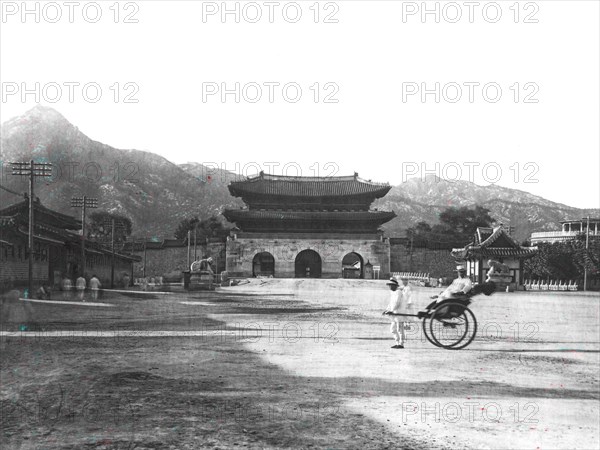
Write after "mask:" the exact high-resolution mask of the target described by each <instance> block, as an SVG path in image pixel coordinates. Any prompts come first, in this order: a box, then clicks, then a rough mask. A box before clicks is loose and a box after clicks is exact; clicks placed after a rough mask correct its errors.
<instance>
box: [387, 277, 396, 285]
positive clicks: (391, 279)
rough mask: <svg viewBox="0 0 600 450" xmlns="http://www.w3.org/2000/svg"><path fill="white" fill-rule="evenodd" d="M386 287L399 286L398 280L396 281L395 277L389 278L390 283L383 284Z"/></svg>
mask: <svg viewBox="0 0 600 450" xmlns="http://www.w3.org/2000/svg"><path fill="white" fill-rule="evenodd" d="M385 284H386V285H387V286H399V284H398V280H396V277H392V278H390V281H388V282H387V283H385Z"/></svg>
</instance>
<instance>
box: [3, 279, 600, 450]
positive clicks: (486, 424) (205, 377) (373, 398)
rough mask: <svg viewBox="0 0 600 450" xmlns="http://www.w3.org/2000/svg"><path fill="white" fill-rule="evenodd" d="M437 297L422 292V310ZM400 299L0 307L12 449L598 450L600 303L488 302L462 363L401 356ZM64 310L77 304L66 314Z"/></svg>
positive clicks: (415, 337)
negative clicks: (393, 308)
mask: <svg viewBox="0 0 600 450" xmlns="http://www.w3.org/2000/svg"><path fill="white" fill-rule="evenodd" d="M436 292H437V290H436V289H432V288H422V287H416V288H415V293H414V297H415V300H414V301H415V303H416V309H420V308H422V307H424V306H425V305H426V304H427V303H429V301H430V300H429V296H430V295H432V294H434V293H436ZM388 298H389V294H388V290H387V289H386V286H385V281H366V280H341V279H340V280H278V279H254V280H252V281H251V282H250V283H248V284H245V285H240V286H236V287H227V288H218V289H217V290H216V291H214V292H194V293H186V292H172V293H169V294H159V293H156V294H127V293H112V292H105V293H104V295H103V296H102V298H100V299H99V300H98V301H97V302H96V303H97V304H96V305H91V306H90V305H89V304H88V305H84V304H79V303H78V302H76V301H74V300H72V301H68V303H67V304H64V303H41V302H29V301H22V300H18V299H17V298H16V296H15V295H14V293H13V294H9V295H6V296H5V297H4V298H3V301H2V336H1V347H0V348H1V351H2V357H1V369H2V372H1V375H2V379H1V382H2V383H1V384H2V386H1V402H2V403H1V414H2V426H1V427H2V429H1V438H0V445H1V446H2V448H3V449H34V448H35V449H38V448H44V449H52V448H72V449H82V448H95V449H117V448H120V449H134V448H135V449H195V448H235V447H248V448H282V447H283V448H285V447H295V448H406V449H431V448H451V449H456V448H497V449H508V448H515V449H566V448H569V449H571V448H580V449H595V448H600V441H599V423H600V420H599V419H600V418H599V404H600V402H599V398H600V394H599V375H598V374H599V366H600V364H599V356H600V344H599V331H600V330H599V304H600V302H599V295H598V293H595V294H593V295H592V294H589V295H587V294H583V293H570V292H544V293H542V292H540V293H511V294H507V293H497V294H494V295H492V296H490V297H485V296H479V297H476V298H475V299H474V303H473V305H472V309H473V311H474V312H475V315H476V316H477V320H478V322H479V330H478V334H477V337H476V339H475V340H474V341H473V343H472V344H471V345H470V346H468V347H467V348H465V349H463V350H458V351H452V350H444V349H439V348H436V347H434V346H433V345H431V344H430V343H429V342H428V341H427V340H426V339H425V338H424V336H423V334H422V330H421V329H420V326H418V325H412V326H411V328H410V329H409V330H408V331H407V335H408V341H407V344H406V348H405V349H392V348H390V347H391V345H393V344H394V342H393V339H392V336H391V334H390V332H389V319H388V318H386V317H385V316H382V315H381V312H382V311H383V309H384V308H385V306H386V304H387V301H388ZM56 300H62V299H61V298H56Z"/></svg>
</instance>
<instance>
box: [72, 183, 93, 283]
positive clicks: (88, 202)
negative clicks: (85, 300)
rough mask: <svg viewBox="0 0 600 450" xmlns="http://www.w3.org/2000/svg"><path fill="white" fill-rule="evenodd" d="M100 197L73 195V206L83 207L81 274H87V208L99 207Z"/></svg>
mask: <svg viewBox="0 0 600 450" xmlns="http://www.w3.org/2000/svg"><path fill="white" fill-rule="evenodd" d="M97 207H98V199H97V198H92V197H86V196H85V195H84V196H83V197H72V198H71V208H81V276H84V274H85V213H86V209H87V208H97Z"/></svg>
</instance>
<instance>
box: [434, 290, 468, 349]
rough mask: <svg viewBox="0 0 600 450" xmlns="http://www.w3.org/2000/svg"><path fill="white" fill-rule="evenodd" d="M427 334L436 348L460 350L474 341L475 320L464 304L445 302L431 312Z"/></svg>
mask: <svg viewBox="0 0 600 450" xmlns="http://www.w3.org/2000/svg"><path fill="white" fill-rule="evenodd" d="M469 331H471V333H469ZM429 334H430V336H431V340H430V341H435V343H436V345H437V346H438V347H443V348H446V349H449V350H460V349H461V348H465V347H466V346H467V345H469V344H470V343H471V342H472V341H473V339H475V335H476V334H477V319H476V318H475V315H474V314H473V312H472V311H471V310H470V309H469V308H468V307H467V306H465V305H464V304H462V303H459V302H446V303H444V304H441V305H440V306H438V307H437V308H436V309H434V310H433V312H432V314H431V319H430V322H429Z"/></svg>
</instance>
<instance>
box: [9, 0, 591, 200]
mask: <svg viewBox="0 0 600 450" xmlns="http://www.w3.org/2000/svg"><path fill="white" fill-rule="evenodd" d="M515 3H516V2H515V0H510V1H499V2H495V3H494V2H485V1H480V2H475V3H469V2H432V1H429V2H426V4H427V8H428V9H429V10H430V11H432V13H430V14H426V15H425V16H424V17H423V16H422V15H421V13H422V12H423V11H422V9H423V3H422V2H421V1H419V2H401V1H395V2H394V1H368V2H367V1H346V0H343V1H337V2H325V1H323V2H318V3H317V2H315V1H314V0H311V1H307V2H303V1H299V2H296V3H294V2H285V1H279V2H270V3H269V2H232V1H229V2H226V6H227V8H228V9H229V10H231V11H233V12H232V13H231V14H227V15H225V16H224V17H223V16H222V15H221V12H222V10H223V5H224V4H223V2H199V1H184V2H175V1H169V2H165V1H138V2H119V3H116V2H115V1H114V0H111V1H108V2H97V3H94V2H85V1H82V2H81V1H80V2H73V3H69V2H27V4H26V5H27V8H29V10H30V13H28V14H25V15H24V16H23V12H24V11H23V3H22V2H21V1H19V2H10V1H8V2H7V1H5V2H2V21H1V23H0V26H1V30H0V39H1V42H0V55H1V61H0V63H1V64H0V67H1V68H0V79H1V82H2V103H1V120H2V121H5V120H7V119H9V118H11V117H13V116H16V115H19V114H21V113H23V112H24V111H26V110H27V109H29V108H31V107H33V106H34V105H35V104H36V102H37V101H39V103H41V104H43V105H47V106H52V107H54V108H56V109H57V110H58V111H59V112H61V113H62V114H63V115H64V116H65V117H66V118H67V119H68V120H70V121H71V122H72V123H74V124H75V125H77V126H78V127H79V128H80V130H82V131H83V132H84V133H85V134H87V135H88V136H89V137H90V138H92V139H94V140H98V141H101V142H103V143H106V144H109V145H111V146H113V147H117V148H125V149H127V148H136V149H141V150H148V151H152V152H155V153H158V154H160V155H163V156H165V157H167V158H168V159H170V160H171V161H173V162H177V163H182V162H187V161H196V162H204V163H216V164H219V165H222V166H223V167H224V168H226V169H229V170H234V171H236V170H237V171H242V172H244V173H252V172H255V171H256V170H257V169H256V168H257V167H260V168H262V169H264V170H265V171H267V172H274V173H282V170H283V166H284V165H286V167H285V169H286V172H287V173H288V174H289V175H293V174H295V173H296V170H297V168H298V167H299V168H300V170H301V172H302V175H315V174H316V173H317V172H318V173H319V174H320V175H328V174H333V173H337V174H338V175H344V174H352V173H353V172H355V171H357V172H359V174H360V175H361V176H362V177H364V178H369V179H373V180H374V181H375V180H377V181H388V182H390V183H392V184H399V183H401V182H402V181H403V180H404V179H406V178H407V177H413V176H420V175H422V174H423V169H428V170H429V171H430V172H437V173H438V175H440V176H441V177H443V178H447V179H455V178H457V176H459V175H462V178H463V179H469V178H471V179H472V181H475V182H477V183H478V184H483V185H485V184H489V182H497V183H498V184H500V185H502V186H507V187H512V188H516V189H521V190H525V191H529V192H532V193H534V194H536V195H541V196H543V197H546V198H548V199H550V200H554V201H558V202H561V203H565V204H568V205H572V206H579V207H596V208H598V207H600V142H599V123H600V117H599V109H600V105H599V97H600V95H599V79H600V75H599V55H600V49H599V42H600V36H599V17H600V14H599V2H597V1H571V0H569V1H537V2H518V3H517V4H516V6H515ZM236 9H237V10H238V11H239V23H236V12H235V11H236ZM436 9H437V10H438V11H439V16H438V17H437V18H438V19H439V23H437V22H436V12H435V11H436ZM300 13H301V16H298V15H299V14H300ZM499 14H500V15H499ZM315 20H316V21H317V23H315ZM115 21H116V23H115ZM38 22H39V23H38ZM71 22H72V23H71ZM129 22H132V23H129ZM271 22H272V23H271ZM36 83H39V85H38V86H37V87H36ZM236 83H239V89H238V90H237V92H236ZM316 83H318V84H316ZM436 83H438V84H437V85H436ZM84 86H85V89H84ZM284 86H285V88H284ZM436 86H437V87H436ZM222 88H225V89H228V90H229V91H230V93H228V94H226V95H225V97H224V98H222V96H221V91H222ZM24 89H29V90H30V91H32V92H31V93H29V94H26V95H23V93H24ZM98 89H100V91H98ZM298 89H300V91H298ZM423 89H427V90H428V92H429V93H427V94H426V95H425V96H424V97H422V95H421V94H422V91H423ZM70 90H71V92H70ZM217 90H218V91H217ZM36 91H37V92H36ZM215 91H217V92H215ZM259 92H260V94H261V96H260V98H259ZM70 94H72V98H69V96H70ZM299 94H300V95H299ZM36 95H37V96H38V97H39V98H36ZM236 95H239V98H238V99H237V100H239V102H236ZM436 96H437V97H438V98H437V99H436ZM436 100H438V101H437V102H436ZM131 101H137V103H132V102H131ZM336 101H337V102H336ZM251 163H255V164H251ZM277 163H279V166H273V164H277ZM328 163H330V164H329V165H328ZM436 164H438V165H437V166H436ZM459 170H460V174H459Z"/></svg>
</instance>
